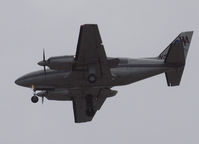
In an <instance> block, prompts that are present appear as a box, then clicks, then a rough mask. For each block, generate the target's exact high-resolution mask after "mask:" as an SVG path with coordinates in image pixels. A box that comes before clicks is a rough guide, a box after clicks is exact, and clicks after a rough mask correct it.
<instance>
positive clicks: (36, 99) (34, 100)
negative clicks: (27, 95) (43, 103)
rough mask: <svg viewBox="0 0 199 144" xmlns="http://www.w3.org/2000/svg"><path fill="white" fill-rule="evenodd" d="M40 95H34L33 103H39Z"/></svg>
mask: <svg viewBox="0 0 199 144" xmlns="http://www.w3.org/2000/svg"><path fill="white" fill-rule="evenodd" d="M38 100H39V99H38V97H37V96H33V97H32V98H31V101H32V102H33V103H37V102H38Z"/></svg>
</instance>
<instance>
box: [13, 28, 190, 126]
mask: <svg viewBox="0 0 199 144" xmlns="http://www.w3.org/2000/svg"><path fill="white" fill-rule="evenodd" d="M192 35H193V31H187V32H182V33H180V34H179V35H178V36H177V38H175V39H174V40H173V42H172V43H171V44H169V46H168V47H167V48H166V49H165V50H164V51H163V52H162V53H161V54H160V55H159V56H156V57H151V58H139V59H131V58H114V57H107V56H106V53H105V50H104V46H103V43H102V40H101V36H100V33H99V29H98V26H97V24H85V25H81V26H80V33H79V38H78V44H77V50H76V54H75V56H73V55H70V56H57V57H50V58H49V59H48V60H46V58H45V51H44V50H43V60H42V61H40V62H39V63H38V65H40V66H42V67H43V70H40V71H35V72H31V73H28V74H26V75H24V76H22V77H20V78H18V79H17V80H16V81H15V83H16V84H17V85H19V86H23V87H28V88H32V89H33V92H34V95H33V96H32V98H31V101H32V102H33V103H37V102H38V97H41V98H42V103H43V101H44V97H45V98H47V99H48V100H56V101H72V103H73V111H74V121H75V123H83V122H88V121H91V120H92V119H93V117H94V115H95V113H96V112H97V111H98V110H99V109H100V108H101V106H102V105H103V103H104V101H105V100H106V98H109V97H113V96H115V95H116V94H117V91H116V90H112V87H114V86H121V85H128V84H131V83H134V82H137V81H140V80H143V79H146V78H149V77H152V76H155V75H158V74H161V73H165V76H166V80H167V85H168V86H178V85H179V84H180V81H181V77H182V74H183V70H184V66H185V62H186V57H187V53H188V50H189V46H190V43H191V39H192ZM46 67H48V69H47V68H46Z"/></svg>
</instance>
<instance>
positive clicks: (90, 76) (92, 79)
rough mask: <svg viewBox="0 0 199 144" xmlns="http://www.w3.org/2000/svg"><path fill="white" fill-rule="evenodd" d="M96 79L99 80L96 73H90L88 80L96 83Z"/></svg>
mask: <svg viewBox="0 0 199 144" xmlns="http://www.w3.org/2000/svg"><path fill="white" fill-rule="evenodd" d="M96 80H97V78H96V76H95V74H90V75H89V76H88V81H89V82H90V83H95V82H96Z"/></svg>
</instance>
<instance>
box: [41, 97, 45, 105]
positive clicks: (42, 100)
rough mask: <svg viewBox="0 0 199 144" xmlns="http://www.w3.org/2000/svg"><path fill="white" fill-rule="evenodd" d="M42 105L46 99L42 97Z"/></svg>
mask: <svg viewBox="0 0 199 144" xmlns="http://www.w3.org/2000/svg"><path fill="white" fill-rule="evenodd" d="M41 103H42V104H43V103H44V97H43V96H42V98H41Z"/></svg>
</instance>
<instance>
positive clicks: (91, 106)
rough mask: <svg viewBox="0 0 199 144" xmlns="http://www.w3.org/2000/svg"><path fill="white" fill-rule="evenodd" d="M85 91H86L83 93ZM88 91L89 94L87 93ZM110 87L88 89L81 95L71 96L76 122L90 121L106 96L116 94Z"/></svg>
mask: <svg viewBox="0 0 199 144" xmlns="http://www.w3.org/2000/svg"><path fill="white" fill-rule="evenodd" d="M85 92H86V93H85ZM88 93H89V94H88ZM116 93H117V91H113V90H110V89H96V88H95V89H94V88H93V89H90V90H86V91H83V92H82V95H83V96H80V97H74V98H73V111H74V117H75V122H76V123H81V122H88V121H91V120H92V119H93V117H94V115H95V113H96V111H97V110H99V109H100V108H101V106H102V105H103V103H104V101H105V100H106V98H107V97H110V96H114V95H116Z"/></svg>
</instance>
